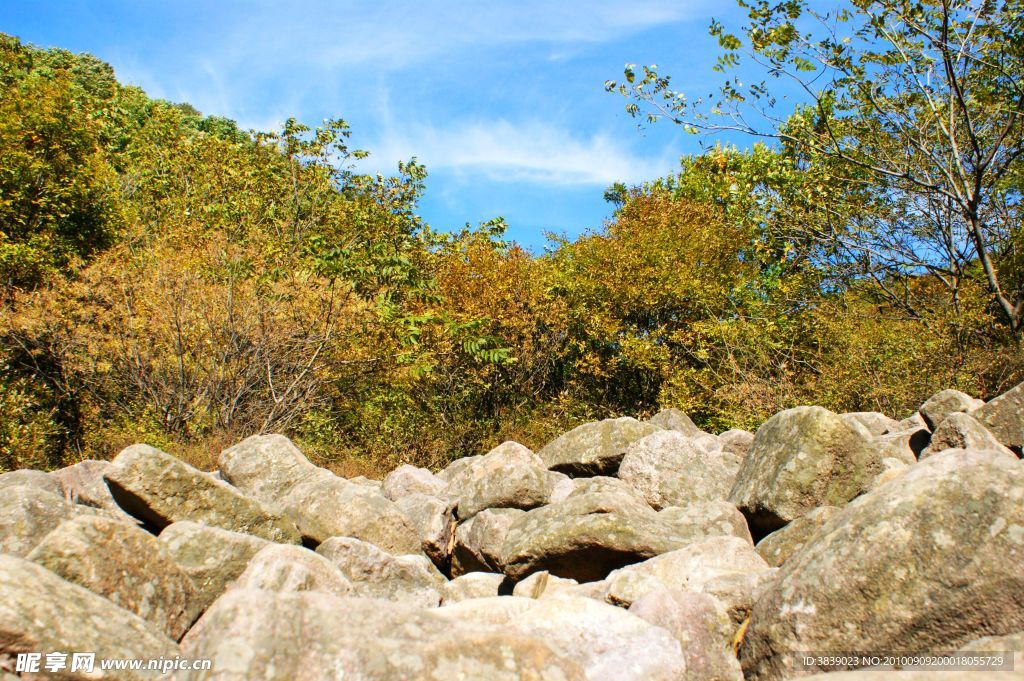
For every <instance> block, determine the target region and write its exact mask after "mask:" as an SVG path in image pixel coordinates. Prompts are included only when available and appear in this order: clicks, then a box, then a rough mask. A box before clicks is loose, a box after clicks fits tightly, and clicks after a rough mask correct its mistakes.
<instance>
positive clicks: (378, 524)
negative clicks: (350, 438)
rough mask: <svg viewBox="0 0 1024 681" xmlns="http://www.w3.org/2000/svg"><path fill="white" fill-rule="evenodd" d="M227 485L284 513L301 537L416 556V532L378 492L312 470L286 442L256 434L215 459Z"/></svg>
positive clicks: (314, 468)
mask: <svg viewBox="0 0 1024 681" xmlns="http://www.w3.org/2000/svg"><path fill="white" fill-rule="evenodd" d="M220 471H221V474H222V475H223V476H224V478H225V479H226V480H228V481H229V482H230V483H231V484H232V485H235V486H236V487H238V488H239V489H241V490H242V491H243V492H245V493H246V494H250V495H252V496H253V497H255V498H256V499H259V500H260V501H261V502H263V503H266V504H269V505H273V506H274V507H276V508H280V509H281V510H283V511H284V512H285V513H286V514H287V516H288V517H289V518H291V519H292V520H293V521H294V522H295V524H296V525H297V526H298V528H299V532H301V533H302V536H303V538H304V539H305V540H306V541H308V542H312V543H319V542H322V541H325V540H326V539H329V538H330V537H355V538H357V539H362V540H363V541H368V542H372V543H374V544H376V545H377V546H379V547H381V548H382V549H384V550H385V551H395V552H399V553H419V551H420V545H421V539H420V535H419V533H418V532H417V531H416V529H415V528H414V527H413V526H412V524H411V523H410V522H409V521H408V520H407V519H406V517H405V515H403V514H402V512H401V511H400V510H399V509H398V507H397V506H395V504H393V503H392V502H391V501H388V499H386V498H385V497H384V495H383V494H381V493H380V492H378V491H377V490H375V489H373V488H370V487H366V486H364V485H357V484H355V483H351V482H349V481H348V480H345V479H343V478H339V477H338V476H336V475H334V474H333V473H331V472H330V471H328V470H325V469H323V468H317V467H316V466H314V465H313V464H312V463H310V462H309V460H307V459H306V457H305V456H303V454H302V452H300V451H299V450H298V448H297V447H296V446H295V445H294V444H292V442H291V441H290V440H288V438H286V437H284V436H281V435H256V436H253V437H250V438H247V439H246V440H243V441H242V442H240V443H239V444H237V445H235V446H234V447H231V448H229V449H226V450H224V451H223V452H221V454H220Z"/></svg>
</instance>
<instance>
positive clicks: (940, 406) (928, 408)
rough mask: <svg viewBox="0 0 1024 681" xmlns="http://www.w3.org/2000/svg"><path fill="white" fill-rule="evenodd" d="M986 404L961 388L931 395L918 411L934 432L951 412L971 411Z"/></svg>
mask: <svg viewBox="0 0 1024 681" xmlns="http://www.w3.org/2000/svg"><path fill="white" fill-rule="evenodd" d="M983 404H985V403H984V402H982V401H981V400H979V399H976V398H974V397H971V396H970V395H968V394H966V393H962V392H960V391H959V390H941V391H939V392H937V393H935V394H934V395H932V396H931V397H929V398H928V399H927V400H926V401H925V403H924V404H922V405H921V408H920V409H919V410H918V413H919V414H920V415H921V418H922V419H923V420H924V424H925V426H926V427H927V428H928V430H930V431H932V432H934V431H935V429H936V428H938V426H939V424H940V423H942V422H943V421H945V420H946V417H947V416H949V415H950V414H955V413H957V412H969V411H971V410H973V409H976V408H978V407H980V406H982V405H983Z"/></svg>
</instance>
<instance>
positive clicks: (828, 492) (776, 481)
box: [729, 407, 887, 539]
mask: <svg viewBox="0 0 1024 681" xmlns="http://www.w3.org/2000/svg"><path fill="white" fill-rule="evenodd" d="M886 455H887V454H886V453H885V452H884V450H882V449H881V448H879V447H877V446H876V445H874V444H873V443H872V442H871V441H870V439H868V438H867V437H865V436H864V435H863V434H862V432H861V431H860V430H857V429H855V428H854V427H852V426H850V425H849V424H848V423H847V422H846V421H844V420H843V419H842V418H840V417H839V416H838V415H836V414H833V413H832V412H830V411H829V410H827V409H823V408H821V407H796V408H795V409H787V410H786V411H783V412H780V413H778V414H776V415H775V416H773V417H771V418H770V419H768V420H767V421H765V423H764V425H762V426H761V427H760V428H759V429H758V431H757V434H756V435H755V437H754V443H753V445H751V448H750V451H749V452H748V453H747V456H746V457H745V458H744V459H743V464H742V465H741V466H740V470H739V472H738V473H737V475H736V482H735V484H734V485H733V487H732V491H731V492H730V493H729V501H730V502H732V503H733V504H734V505H735V506H736V507H737V508H739V509H740V511H741V512H742V513H743V515H744V516H746V518H747V522H748V524H749V525H750V529H751V534H753V535H754V537H755V539H759V538H760V537H763V536H764V535H766V534H768V533H769V532H774V531H775V530H777V529H779V528H780V527H782V526H783V525H785V524H786V523H789V522H790V521H792V520H794V519H796V518H799V517H800V516H802V515H804V514H805V513H807V512H809V511H811V510H812V509H814V508H817V507H818V506H842V505H844V504H845V503H846V502H848V501H849V500H851V499H853V498H854V497H856V496H858V495H860V494H862V493H864V492H865V491H866V490H867V489H868V487H869V486H870V483H871V481H872V480H873V479H874V478H875V476H876V475H878V473H880V472H881V470H882V459H883V458H884V456H886Z"/></svg>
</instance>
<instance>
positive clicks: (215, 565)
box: [160, 520, 271, 612]
mask: <svg viewBox="0 0 1024 681" xmlns="http://www.w3.org/2000/svg"><path fill="white" fill-rule="evenodd" d="M160 541H161V542H163V543H164V544H165V545H166V546H167V550H168V551H169V552H170V554H171V557H173V558H174V562H175V563H177V564H178V566H179V567H180V568H181V569H182V570H184V572H185V574H187V575H188V576H189V578H190V579H191V580H192V583H193V584H194V585H195V587H196V594H195V596H194V600H195V603H196V609H197V610H198V611H199V612H202V611H204V610H206V608H208V607H209V606H210V604H211V603H213V602H214V601H215V600H217V598H219V597H220V595H221V594H223V593H224V592H225V591H226V590H227V588H228V586H229V585H230V584H231V583H232V582H234V581H235V580H236V579H238V576H239V575H240V574H242V573H243V572H244V571H245V568H246V567H247V566H248V564H249V560H250V559H251V558H252V557H253V556H255V555H256V554H257V553H259V551H260V549H262V548H263V547H265V546H270V545H271V542H269V541H267V540H266V539H261V538H260V537H254V536H252V535H251V534H243V533H241V532H232V531H231V530H225V529H223V528H221V527H211V526H209V525H200V524H199V523H194V522H191V521H188V520H183V521H181V522H177V523H173V524H171V525H168V526H167V527H165V528H164V530H163V532H161V533H160Z"/></svg>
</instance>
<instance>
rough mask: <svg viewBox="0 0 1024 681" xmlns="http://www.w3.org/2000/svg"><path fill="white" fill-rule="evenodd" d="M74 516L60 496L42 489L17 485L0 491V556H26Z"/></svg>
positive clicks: (72, 509)
mask: <svg viewBox="0 0 1024 681" xmlns="http://www.w3.org/2000/svg"><path fill="white" fill-rule="evenodd" d="M74 514H75V511H74V508H72V505H71V504H69V503H68V502H66V501H65V500H64V497H62V496H59V495H57V494H54V493H53V492H51V491H47V490H46V489H45V488H40V487H37V486H30V485H23V484H18V485H10V486H8V487H6V488H4V489H0V553H9V554H12V555H15V556H26V555H28V554H29V552H30V551H32V549H33V548H35V546H36V544H38V543H39V542H40V541H42V539H43V537H45V536H46V535H48V534H49V533H50V532H52V531H53V530H55V529H57V527H58V526H59V525H60V524H61V523H62V522H64V521H65V520H67V519H69V518H71V517H72V516H74Z"/></svg>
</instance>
